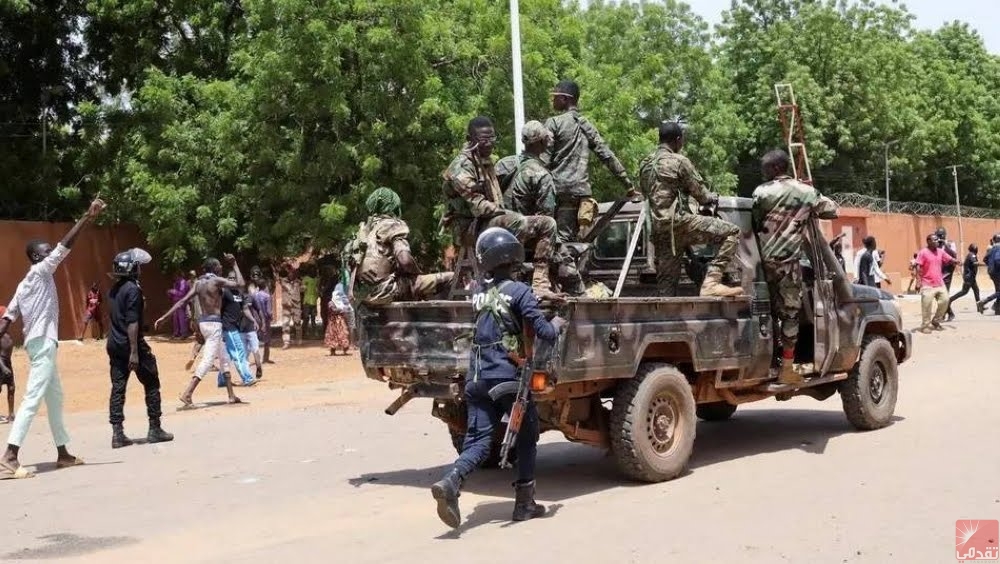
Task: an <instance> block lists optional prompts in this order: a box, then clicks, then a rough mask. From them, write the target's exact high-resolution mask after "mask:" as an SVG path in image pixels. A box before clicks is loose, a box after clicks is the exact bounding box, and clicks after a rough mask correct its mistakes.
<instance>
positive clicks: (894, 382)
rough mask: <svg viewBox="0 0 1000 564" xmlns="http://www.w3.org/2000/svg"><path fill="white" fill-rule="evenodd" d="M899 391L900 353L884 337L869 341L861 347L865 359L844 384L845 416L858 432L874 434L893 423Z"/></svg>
mask: <svg viewBox="0 0 1000 564" xmlns="http://www.w3.org/2000/svg"><path fill="white" fill-rule="evenodd" d="M898 391H899V370H898V368H897V365H896V352H895V351H894V350H893V349H892V345H891V344H889V341H887V340H886V339H885V338H884V337H868V338H866V339H865V341H864V343H862V345H861V358H860V359H859V360H858V363H857V364H855V365H854V368H853V369H851V374H850V376H849V377H848V378H847V380H844V381H843V382H841V383H840V399H841V401H842V402H843V404H844V414H845V415H847V420H848V421H850V422H851V425H853V426H854V427H855V428H857V429H860V430H862V431H870V430H873V429H880V428H882V427H885V426H886V425H888V424H889V422H890V421H892V414H893V413H894V412H895V410H896V394H897V392H898Z"/></svg>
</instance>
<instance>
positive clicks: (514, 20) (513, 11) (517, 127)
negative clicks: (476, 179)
mask: <svg viewBox="0 0 1000 564" xmlns="http://www.w3.org/2000/svg"><path fill="white" fill-rule="evenodd" d="M510 48H511V59H512V60H513V63H514V65H513V66H514V68H513V73H512V74H513V76H514V147H515V153H516V154H518V155H519V154H521V151H523V150H524V146H523V144H522V143H521V126H523V125H524V85H523V84H522V77H521V14H520V11H519V9H518V5H517V0H510Z"/></svg>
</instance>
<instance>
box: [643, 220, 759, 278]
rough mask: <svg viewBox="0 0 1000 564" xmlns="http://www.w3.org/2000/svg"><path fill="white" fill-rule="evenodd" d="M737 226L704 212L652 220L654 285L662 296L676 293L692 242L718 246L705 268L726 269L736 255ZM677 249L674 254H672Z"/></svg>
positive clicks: (723, 270)
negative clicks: (685, 258)
mask: <svg viewBox="0 0 1000 564" xmlns="http://www.w3.org/2000/svg"><path fill="white" fill-rule="evenodd" d="M739 234H740V228H739V227H736V226H735V225H733V224H732V223H729V222H728V221H724V220H722V219H719V218H716V217H709V216H704V215H694V214H685V215H681V216H677V217H676V218H675V219H674V221H673V225H671V223H670V221H663V222H653V231H652V236H653V247H654V248H655V250H656V253H655V264H656V287H657V290H658V292H659V294H660V295H661V296H667V297H672V296H676V295H677V281H678V280H680V277H681V262H682V260H681V259H682V258H683V257H684V251H685V250H686V249H687V248H688V247H691V246H692V245H718V246H719V250H718V252H716V254H715V258H713V259H712V261H711V262H709V263H708V270H709V271H711V270H718V271H720V272H725V270H726V268H727V267H728V266H729V265H730V264H731V263H732V261H733V258H734V257H735V256H736V250H737V248H738V246H739V240H738V238H737V237H738V236H739ZM675 251H676V253H675Z"/></svg>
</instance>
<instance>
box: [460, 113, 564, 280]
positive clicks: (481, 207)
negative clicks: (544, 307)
mask: <svg viewBox="0 0 1000 564" xmlns="http://www.w3.org/2000/svg"><path fill="white" fill-rule="evenodd" d="M466 134H467V137H466V141H467V142H466V145H465V147H463V148H462V152H460V153H459V154H458V156H457V157H455V159H454V160H453V161H452V162H451V164H450V165H449V166H448V169H447V170H446V171H445V173H444V185H443V187H442V188H443V190H444V195H445V198H446V199H447V212H446V214H445V217H444V220H443V221H444V224H445V225H447V226H450V227H451V229H452V234H453V236H454V240H455V242H456V243H457V244H458V245H459V246H466V245H467V244H469V241H475V238H476V237H477V236H478V235H479V233H482V232H483V231H484V230H486V229H487V228H490V227H502V228H504V229H506V230H508V231H510V232H511V233H513V234H514V235H515V236H516V237H517V238H518V240H519V241H521V243H522V244H524V245H525V246H528V245H532V244H533V245H534V251H535V252H534V257H533V258H532V261H533V263H534V265H535V272H534V276H533V278H532V281H531V285H532V287H533V288H534V290H535V292H536V293H537V294H539V295H540V296H545V297H551V296H552V295H553V292H552V284H551V283H550V282H549V261H550V260H551V258H552V248H553V246H554V244H555V232H556V222H555V220H553V219H552V218H551V217H545V216H539V215H529V216H525V215H521V214H519V213H515V212H512V211H508V210H506V209H504V205H503V196H502V194H501V192H500V181H499V179H498V178H497V174H496V170H495V168H494V164H493V159H492V155H493V145H494V143H496V134H495V132H494V129H493V123H492V122H491V121H490V119H489V118H487V117H483V116H479V117H477V118H474V119H473V120H472V121H470V122H469V126H468V129H467V132H466Z"/></svg>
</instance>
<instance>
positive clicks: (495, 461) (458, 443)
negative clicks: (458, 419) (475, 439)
mask: <svg viewBox="0 0 1000 564" xmlns="http://www.w3.org/2000/svg"><path fill="white" fill-rule="evenodd" d="M448 433H449V434H451V446H453V447H455V452H456V453H458V454H462V446H463V445H464V444H465V433H459V432H457V431H455V430H453V429H452V428H451V427H449V428H448ZM501 441H503V435H502V434H494V435H493V444H492V445H491V446H490V455H489V456H488V457H486V460H484V461H483V463H482V464H480V465H479V467H480V468H486V469H489V468H499V467H500V442H501ZM508 458H509V459H510V462H511V463H514V462H516V461H517V453H516V452H511V453H510V454H509V455H508Z"/></svg>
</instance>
